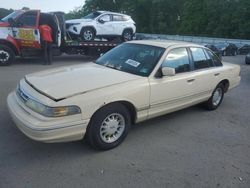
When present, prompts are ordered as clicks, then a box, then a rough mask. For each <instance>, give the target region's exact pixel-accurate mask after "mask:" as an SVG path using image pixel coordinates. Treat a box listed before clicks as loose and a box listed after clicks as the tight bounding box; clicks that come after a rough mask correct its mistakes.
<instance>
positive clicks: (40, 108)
mask: <svg viewBox="0 0 250 188" xmlns="http://www.w3.org/2000/svg"><path fill="white" fill-rule="evenodd" d="M17 95H18V96H19V97H20V98H21V100H22V101H23V102H24V104H25V105H26V106H27V107H29V108H30V109H31V110H33V111H34V112H36V113H38V114H41V115H43V116H46V117H62V116H70V115H75V114H80V113H81V109H80V108H79V107H78V106H60V107H49V106H46V105H44V104H41V103H39V102H37V101H36V100H33V99H32V98H30V97H29V96H28V95H27V94H25V93H24V92H23V91H22V90H21V89H20V87H19V86H18V88H17Z"/></svg>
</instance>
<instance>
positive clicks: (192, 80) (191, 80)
mask: <svg viewBox="0 0 250 188" xmlns="http://www.w3.org/2000/svg"><path fill="white" fill-rule="evenodd" d="M194 81H195V79H194V78H192V79H189V80H187V82H188V83H191V82H194Z"/></svg>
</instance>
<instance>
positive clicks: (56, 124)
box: [7, 92, 89, 143]
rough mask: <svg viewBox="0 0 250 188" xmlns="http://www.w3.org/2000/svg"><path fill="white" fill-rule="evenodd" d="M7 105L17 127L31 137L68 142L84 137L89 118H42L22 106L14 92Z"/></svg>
mask: <svg viewBox="0 0 250 188" xmlns="http://www.w3.org/2000/svg"><path fill="white" fill-rule="evenodd" d="M7 105H8V109H9V112H10V115H11V117H12V119H13V121H14V122H15V124H16V125H17V127H18V128H19V129H20V130H21V131H22V132H23V133H24V134H25V135H26V136H28V137H29V138H31V139H33V140H37V141H42V142H48V143H50V142H67V141H75V140H81V139H82V138H83V137H84V134H85V132H86V128H87V125H88V122H89V120H87V121H83V120H75V121H73V120H72V121H64V122H63V119H62V118H61V119H60V121H57V118H48V120H44V119H40V118H38V117H36V116H34V115H32V114H31V113H29V112H28V111H27V110H25V106H22V104H21V103H20V101H19V99H18V97H17V96H16V94H15V93H14V92H13V93H11V94H9V96H8V99H7Z"/></svg>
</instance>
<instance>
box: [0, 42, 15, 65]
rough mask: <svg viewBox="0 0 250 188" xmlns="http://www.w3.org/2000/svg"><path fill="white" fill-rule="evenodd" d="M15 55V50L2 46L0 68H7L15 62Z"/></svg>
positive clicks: (0, 48)
mask: <svg viewBox="0 0 250 188" xmlns="http://www.w3.org/2000/svg"><path fill="white" fill-rule="evenodd" d="M14 57H15V53H14V52H13V50H12V49H11V48H10V47H8V46H5V45H2V44H1V45H0V66H7V65H10V64H11V63H12V61H13V60H14Z"/></svg>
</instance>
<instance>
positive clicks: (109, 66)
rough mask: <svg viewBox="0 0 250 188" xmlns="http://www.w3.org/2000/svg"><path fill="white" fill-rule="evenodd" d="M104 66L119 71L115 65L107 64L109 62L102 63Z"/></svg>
mask: <svg viewBox="0 0 250 188" xmlns="http://www.w3.org/2000/svg"><path fill="white" fill-rule="evenodd" d="M104 66H105V67H108V68H111V69H115V70H119V71H120V69H118V68H116V67H114V66H111V65H109V64H107V65H104Z"/></svg>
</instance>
